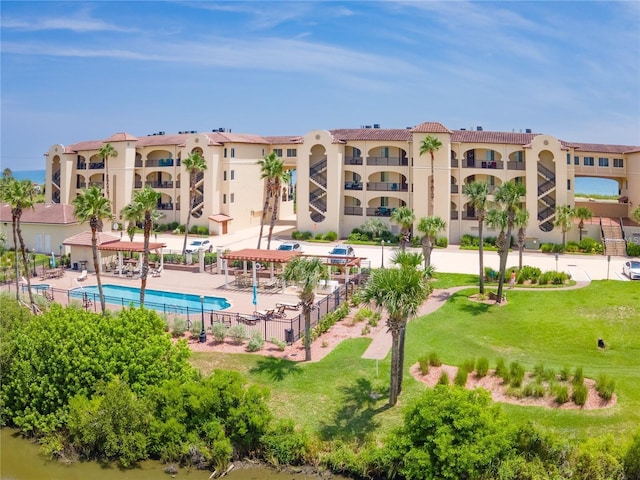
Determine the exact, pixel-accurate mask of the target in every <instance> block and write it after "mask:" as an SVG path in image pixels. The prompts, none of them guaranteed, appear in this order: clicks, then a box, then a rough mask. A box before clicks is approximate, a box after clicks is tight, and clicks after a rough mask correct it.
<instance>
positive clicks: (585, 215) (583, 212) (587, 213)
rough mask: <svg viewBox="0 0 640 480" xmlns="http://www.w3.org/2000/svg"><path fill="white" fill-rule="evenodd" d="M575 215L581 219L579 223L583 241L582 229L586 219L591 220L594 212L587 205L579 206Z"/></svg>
mask: <svg viewBox="0 0 640 480" xmlns="http://www.w3.org/2000/svg"><path fill="white" fill-rule="evenodd" d="M574 214H575V217H576V218H579V219H580V223H579V224H578V230H580V232H579V233H580V241H582V229H583V228H584V221H585V220H590V219H591V217H593V212H592V211H591V210H589V209H588V208H587V207H578V208H576V209H575V212H574Z"/></svg>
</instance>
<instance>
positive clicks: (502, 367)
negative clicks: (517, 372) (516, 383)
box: [496, 358, 511, 384]
mask: <svg viewBox="0 0 640 480" xmlns="http://www.w3.org/2000/svg"><path fill="white" fill-rule="evenodd" d="M496 375H497V376H498V377H500V378H502V382H503V383H505V384H507V383H509V382H511V373H510V372H509V369H508V368H507V365H506V363H505V361H504V358H498V360H497V361H496Z"/></svg>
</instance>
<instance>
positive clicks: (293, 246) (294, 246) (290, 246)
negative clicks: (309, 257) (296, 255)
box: [278, 242, 302, 252]
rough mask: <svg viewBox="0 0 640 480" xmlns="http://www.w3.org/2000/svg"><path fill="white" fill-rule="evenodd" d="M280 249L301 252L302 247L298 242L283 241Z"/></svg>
mask: <svg viewBox="0 0 640 480" xmlns="http://www.w3.org/2000/svg"><path fill="white" fill-rule="evenodd" d="M278 250H284V251H286V252H301V251H302V247H301V246H300V244H299V243H298V242H283V243H282V244H280V246H279V247H278Z"/></svg>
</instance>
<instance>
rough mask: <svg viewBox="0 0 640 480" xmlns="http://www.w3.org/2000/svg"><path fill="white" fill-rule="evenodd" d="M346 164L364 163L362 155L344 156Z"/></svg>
mask: <svg viewBox="0 0 640 480" xmlns="http://www.w3.org/2000/svg"><path fill="white" fill-rule="evenodd" d="M344 164H345V165H362V157H344Z"/></svg>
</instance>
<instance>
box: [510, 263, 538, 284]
mask: <svg viewBox="0 0 640 480" xmlns="http://www.w3.org/2000/svg"><path fill="white" fill-rule="evenodd" d="M540 275H542V271H541V270H540V269H539V268H538V267H532V266H530V265H523V266H522V268H521V269H520V270H519V271H518V275H517V277H516V282H517V283H518V284H519V285H522V284H523V283H524V282H526V281H527V280H528V281H530V282H531V283H534V284H535V283H538V279H539V278H540Z"/></svg>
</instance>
